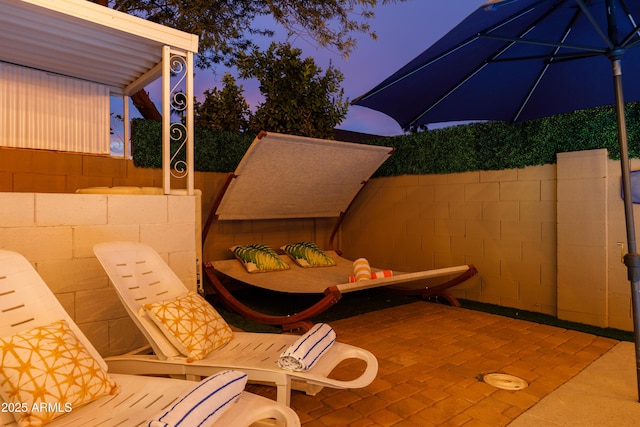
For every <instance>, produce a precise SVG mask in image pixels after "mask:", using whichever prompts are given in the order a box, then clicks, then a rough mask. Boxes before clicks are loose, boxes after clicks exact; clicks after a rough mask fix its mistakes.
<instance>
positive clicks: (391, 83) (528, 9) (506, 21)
mask: <svg viewBox="0 0 640 427" xmlns="http://www.w3.org/2000/svg"><path fill="white" fill-rule="evenodd" d="M541 1H544V0H541ZM535 7H536V5H531V6H529V7H528V8H527V9H524V10H522V11H520V12H519V13H517V14H515V15H512V16H508V17H507V18H505V19H504V20H502V21H500V22H498V23H496V24H495V25H494V26H493V27H492V28H491V29H489V31H493V30H494V29H496V28H500V27H502V26H503V25H506V24H508V23H509V22H511V21H513V20H514V19H518V18H520V17H522V16H524V15H526V14H527V13H529V12H531V11H532V10H534V8H535ZM478 37H479V34H474V35H473V36H471V37H469V38H468V39H466V40H464V41H462V42H460V43H458V44H457V45H455V46H454V47H452V48H451V49H449V50H447V51H446V52H443V53H441V54H440V55H438V56H436V57H435V58H431V59H429V60H428V61H427V62H425V63H423V64H421V65H418V66H417V67H416V68H414V69H413V70H411V71H410V72H408V73H405V74H403V75H402V76H400V77H398V78H396V79H394V80H392V81H390V82H388V83H386V84H384V85H382V86H380V87H378V88H374V89H373V90H371V91H370V92H367V93H365V94H364V95H361V96H359V97H357V98H355V99H354V100H353V101H352V102H351V103H352V104H355V103H358V102H360V101H363V100H365V99H367V98H370V97H372V96H374V95H376V94H378V93H379V92H381V91H383V90H386V89H388V88H390V87H391V86H393V85H395V84H396V83H399V82H401V81H403V80H405V79H406V78H408V77H410V76H412V75H413V74H415V73H417V72H419V71H421V70H422V69H424V68H426V67H428V66H430V65H431V64H433V63H435V62H438V61H440V60H441V59H443V58H445V57H447V56H449V55H451V54H452V53H455V52H457V51H458V50H460V49H462V48H463V47H465V46H467V45H468V44H470V43H473V42H474V41H476V40H477V39H478ZM423 115H424V113H423V114H421V115H420V117H422V116H423Z"/></svg>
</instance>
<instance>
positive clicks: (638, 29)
mask: <svg viewBox="0 0 640 427" xmlns="http://www.w3.org/2000/svg"><path fill="white" fill-rule="evenodd" d="M620 5H621V6H622V8H623V9H624V14H625V15H626V17H627V19H628V20H629V22H630V23H631V25H632V26H633V31H631V32H630V33H629V34H628V35H627V36H626V37H625V38H624V39H623V40H622V43H620V45H621V46H623V47H624V48H625V49H628V48H632V47H635V45H637V44H638V40H636V41H634V42H633V43H632V42H631V40H632V39H633V38H634V37H635V36H640V26H638V25H637V24H636V21H635V19H633V15H632V14H631V11H630V10H629V6H627V2H626V1H625V0H620Z"/></svg>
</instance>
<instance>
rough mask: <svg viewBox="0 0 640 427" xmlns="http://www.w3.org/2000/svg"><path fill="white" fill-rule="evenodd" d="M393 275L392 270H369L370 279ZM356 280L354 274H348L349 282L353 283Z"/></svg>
mask: <svg viewBox="0 0 640 427" xmlns="http://www.w3.org/2000/svg"><path fill="white" fill-rule="evenodd" d="M391 276H393V271H392V270H379V271H372V272H371V279H382V278H383V277H391ZM355 281H356V276H355V275H354V274H352V275H351V276H349V283H354V282H355Z"/></svg>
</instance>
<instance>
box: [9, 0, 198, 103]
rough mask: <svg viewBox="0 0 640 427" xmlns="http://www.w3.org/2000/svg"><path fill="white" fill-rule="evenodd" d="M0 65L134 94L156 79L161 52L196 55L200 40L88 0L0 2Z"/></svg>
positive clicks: (119, 93) (194, 36)
mask: <svg viewBox="0 0 640 427" xmlns="http://www.w3.org/2000/svg"><path fill="white" fill-rule="evenodd" d="M0 34H1V36H0V61H4V62H8V63H12V64H17V65H22V66H26V67H31V68H35V69H39V70H43V71H48V72H53V73H57V74H61V75H65V76H70V77H74V78H78V79H83V80H88V81H91V82H95V83H100V84H104V85H107V86H108V87H109V88H110V91H111V94H112V95H127V96H128V95H131V94H133V93H134V92H136V91H137V90H139V89H142V88H143V87H144V86H146V85H147V84H148V83H150V82H152V81H154V80H156V79H158V78H159V77H160V76H161V72H162V67H161V64H162V50H163V47H164V46H169V47H170V48H171V49H174V50H176V51H181V52H184V53H185V54H186V53H188V52H190V53H197V51H198V36H196V35H193V34H188V33H185V32H183V31H178V30H175V29H172V28H168V27H165V26H162V25H160V24H156V23H153V22H150V21H146V20H144V19H141V18H137V17H134V16H131V15H128V14H125V13H122V12H118V11H116V10H113V9H110V8H108V7H104V6H100V5H98V4H95V3H92V2H89V1H86V0H0Z"/></svg>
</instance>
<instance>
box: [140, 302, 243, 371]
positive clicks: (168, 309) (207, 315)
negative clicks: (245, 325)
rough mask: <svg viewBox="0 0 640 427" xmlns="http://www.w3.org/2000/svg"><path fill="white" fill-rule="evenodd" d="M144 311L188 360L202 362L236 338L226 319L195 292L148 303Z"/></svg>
mask: <svg viewBox="0 0 640 427" xmlns="http://www.w3.org/2000/svg"><path fill="white" fill-rule="evenodd" d="M143 308H144V310H145V311H146V312H147V314H148V315H149V317H151V319H152V320H153V322H154V323H155V324H156V325H157V326H158V328H160V330H161V331H162V333H163V334H164V335H165V336H166V337H167V339H168V340H169V341H170V342H171V344H173V345H174V346H175V347H176V348H177V349H178V351H179V352H180V353H182V354H184V355H185V356H187V357H188V358H189V359H187V360H188V361H193V360H198V359H202V358H203V357H204V356H206V355H207V354H209V353H211V352H212V351H213V350H215V349H216V348H218V347H221V346H223V345H225V344H226V343H228V342H229V341H231V339H232V338H233V332H232V331H231V328H230V327H229V325H228V324H227V322H225V321H224V319H223V318H222V316H220V314H218V312H217V311H216V310H215V309H214V308H213V307H212V306H211V304H209V303H208V302H207V301H206V300H205V299H204V298H202V297H201V296H200V295H198V294H197V293H195V292H193V291H189V292H188V293H187V294H186V295H183V296H181V297H177V298H174V299H171V300H168V301H161V302H157V303H153V304H145V305H144V306H143Z"/></svg>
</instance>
